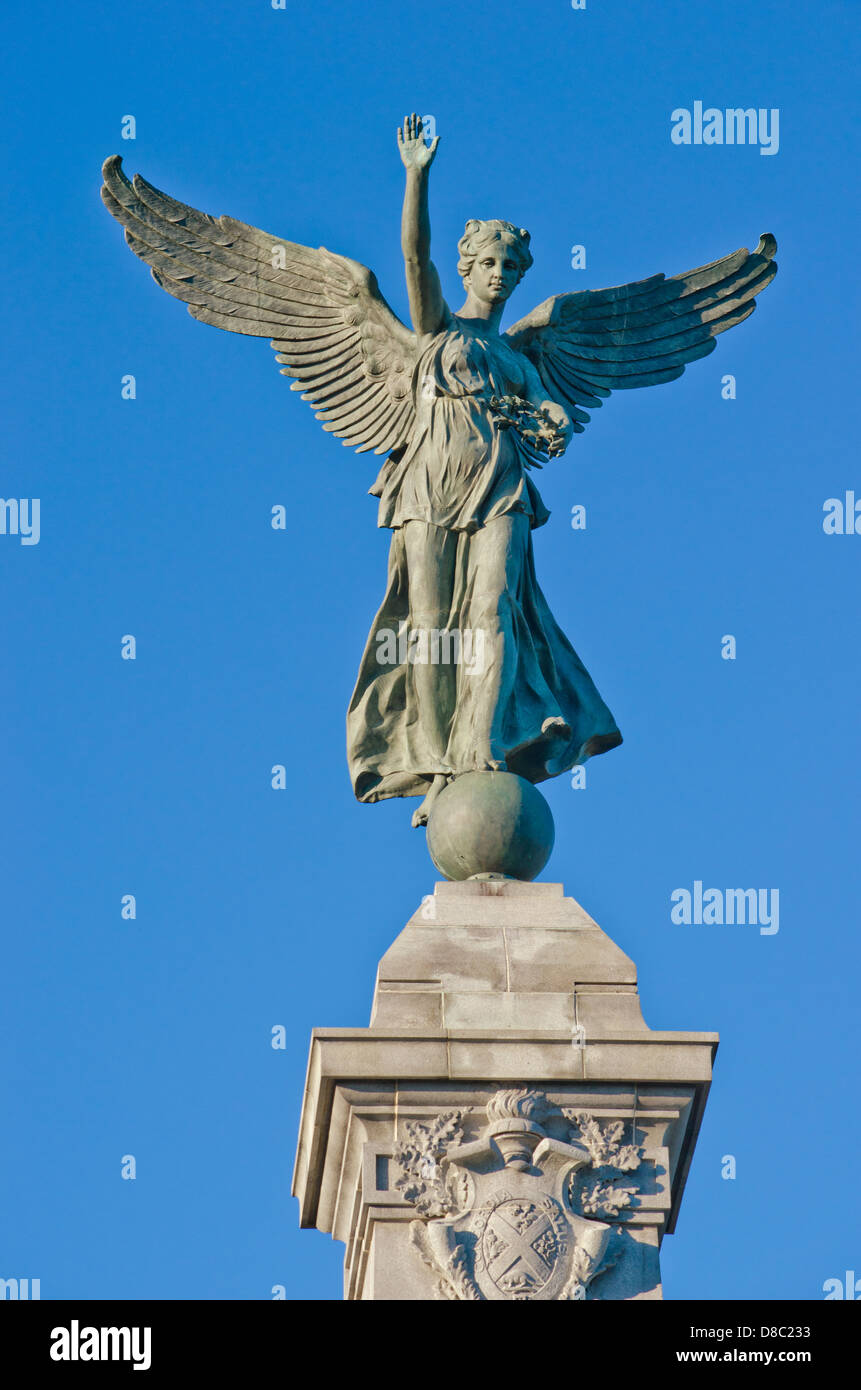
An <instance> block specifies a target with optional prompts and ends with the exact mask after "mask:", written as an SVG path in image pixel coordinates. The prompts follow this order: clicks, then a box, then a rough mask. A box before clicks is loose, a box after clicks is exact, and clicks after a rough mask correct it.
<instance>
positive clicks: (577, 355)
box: [506, 233, 777, 432]
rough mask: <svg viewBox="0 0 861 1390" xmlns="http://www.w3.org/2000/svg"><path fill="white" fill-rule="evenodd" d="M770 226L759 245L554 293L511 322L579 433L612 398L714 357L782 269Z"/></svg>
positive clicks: (517, 342) (518, 343) (516, 342)
mask: <svg viewBox="0 0 861 1390" xmlns="http://www.w3.org/2000/svg"><path fill="white" fill-rule="evenodd" d="M776 250H777V242H776V241H775V239H774V237H773V236H771V234H770V233H766V235H765V236H763V237H760V240H759V245H758V246H757V248H756V250H755V251H753V252H751V251H747V250H746V249H744V248H742V249H741V250H740V251H734V252H733V253H732V255H731V256H724V258H723V260H720V261H712V263H711V265H702V266H699V267H698V268H697V269H696V270H689V271H687V272H686V273H685V274H684V275H674V276H673V278H672V279H671V280H667V279H666V278H665V277H664V276H663V275H653V276H651V278H650V279H648V280H636V281H634V282H633V283H632V284H630V285H616V286H614V287H613V288H612V289H609V290H578V291H575V292H574V293H573V294H558V295H555V296H554V297H553V298H552V299H546V300H545V301H544V303H543V304H539V305H538V308H537V309H533V310H532V313H531V314H527V316H526V318H523V319H521V320H520V322H519V323H515V324H514V325H513V326H512V327H511V328H509V330H508V332H507V334H506V337H507V339H508V340H509V342H510V343H511V346H512V347H513V348H515V349H516V350H517V351H518V352H522V353H524V354H525V355H526V356H527V357H528V358H529V359H530V360H531V361H532V362H533V363H534V364H535V366H536V367H537V369H538V373H539V375H540V377H541V380H542V381H543V383H544V385H545V386H546V388H547V392H548V395H549V396H550V397H551V398H552V399H553V400H556V401H558V402H559V404H560V405H563V406H564V407H565V408H566V410H567V411H568V413H569V414H570V416H571V418H572V420H573V421H574V428H575V430H577V431H578V432H580V431H582V430H583V427H584V425H586V424H588V422H589V418H590V417H589V416H588V415H587V413H586V411H585V410H583V409H582V408H581V407H582V406H584V405H587V406H589V407H595V406H599V405H600V404H601V397H602V396H609V395H610V393H611V391H620V390H626V389H629V388H631V387H634V386H656V385H658V383H659V382H662V381H673V380H674V379H675V378H676V377H677V376H681V374H682V372H683V371H684V370H685V366H686V364H687V363H688V362H693V361H695V360H696V358H698V357H705V356H707V354H708V353H710V352H711V351H712V350H713V348H714V346H715V341H714V340H715V337H716V335H717V334H718V333H723V332H724V331H725V330H726V329H727V328H732V327H733V325H734V324H736V323H741V321H742V319H746V318H747V316H748V314H752V313H753V311H754V309H755V307H756V305H755V302H754V300H755V296H756V295H758V294H759V292H760V290H764V289H765V287H766V285H767V284H768V283H769V281H771V280H773V279H774V277H775V275H776V274H777V265H776V264H775V263H774V261H773V259H772V257H773V256H774V253H775V251H776Z"/></svg>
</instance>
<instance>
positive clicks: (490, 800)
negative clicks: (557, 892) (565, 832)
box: [427, 772, 555, 881]
mask: <svg viewBox="0 0 861 1390" xmlns="http://www.w3.org/2000/svg"><path fill="white" fill-rule="evenodd" d="M554 838H555V832H554V829H553V816H552V815H551V813H550V807H549V806H548V805H547V802H546V801H545V800H544V797H543V796H542V795H541V793H540V792H539V791H537V790H536V788H535V787H534V786H533V785H532V783H531V782H527V781H526V779H525V777H517V776H516V775H515V774H514V773H513V772H466V773H464V774H463V775H462V776H460V777H456V778H455V779H454V781H453V782H449V784H448V786H447V787H445V788H444V789H443V791H441V792H440V794H439V796H438V797H437V799H436V801H435V802H434V804H433V806H432V808H431V813H430V816H429V818H428V826H427V843H428V850H429V852H430V857H431V859H432V860H433V862H434V864H435V865H436V867H437V868H438V869H439V871H440V873H441V874H445V877H446V878H449V879H465V878H475V877H476V876H477V875H479V874H502V875H504V876H505V877H506V878H519V879H525V880H527V881H528V880H530V879H533V878H536V877H537V875H538V874H540V873H541V870H542V869H543V868H544V865H545V864H546V863H547V860H548V859H549V858H550V852H551V850H552V849H553V841H554Z"/></svg>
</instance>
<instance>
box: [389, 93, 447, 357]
mask: <svg viewBox="0 0 861 1390" xmlns="http://www.w3.org/2000/svg"><path fill="white" fill-rule="evenodd" d="M438 144H439V136H437V137H436V139H435V140H434V142H433V144H432V145H430V147H428V146H427V145H426V144H425V140H424V134H423V132H422V122H421V117H420V116H416V115H415V114H413V115H412V116H407V118H406V120H405V121H404V124H403V129H402V130H401V129H400V128H399V129H398V149H399V150H400V154H401V159H402V160H403V162H404V166H405V168H406V171H407V186H406V190H405V192H404V211H403V216H402V218H401V248H402V250H403V253H404V265H405V267H406V273H407V292H408V294H409V300H410V314H411V315H412V320H413V327H414V328H415V330H416V332H417V333H435V332H436V331H437V329H438V328H439V327H440V325H441V324H442V321H443V316H444V314H445V301H444V299H443V297H442V287H441V286H440V282H439V275H438V274H437V270H436V266H435V265H434V263H433V261H432V260H431V258H430V213H429V211H428V176H429V173H430V166H431V164H432V162H433V158H434V155H435V154H436V147H437V145H438Z"/></svg>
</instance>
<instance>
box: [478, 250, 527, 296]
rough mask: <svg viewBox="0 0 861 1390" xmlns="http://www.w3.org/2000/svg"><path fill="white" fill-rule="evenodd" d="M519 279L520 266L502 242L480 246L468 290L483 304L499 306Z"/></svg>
mask: <svg viewBox="0 0 861 1390" xmlns="http://www.w3.org/2000/svg"><path fill="white" fill-rule="evenodd" d="M519 279H520V264H519V262H518V261H517V259H516V257H515V256H514V253H513V251H512V249H511V247H510V246H506V244H505V242H504V241H491V242H489V243H488V244H487V246H482V247H481V248H480V250H479V252H478V254H477V255H476V258H475V260H474V261H473V263H472V268H471V269H470V272H469V276H468V288H469V289H470V290H471V291H472V293H473V294H474V295H475V297H476V299H480V300H481V301H482V303H484V304H491V305H492V304H501V303H504V302H505V300H506V299H508V297H509V295H510V294H511V292H512V291H513V290H514V288H515V286H516V285H517V282H518V280H519Z"/></svg>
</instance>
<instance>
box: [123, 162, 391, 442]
mask: <svg viewBox="0 0 861 1390" xmlns="http://www.w3.org/2000/svg"><path fill="white" fill-rule="evenodd" d="M121 166H122V159H121V158H120V156H119V155H112V156H111V158H110V159H107V160H106V161H105V164H104V166H103V169H102V174H103V177H104V185H103V187H102V198H103V200H104V202H105V206H106V207H107V209H108V211H109V212H110V213H111V214H112V215H113V216H114V217H115V218H116V219H117V221H118V222H121V223H122V225H123V226H124V227H125V229H126V241H127V242H128V244H129V246H130V247H131V249H132V250H133V251H134V253H135V255H136V256H139V257H140V259H141V260H142V261H146V263H147V265H149V266H151V267H152V274H153V278H154V279H155V280H156V282H157V283H158V284H159V285H161V287H162V289H165V290H167V292H168V294H172V295H173V296H174V297H175V298H176V299H181V300H183V301H184V302H185V303H186V304H187V305H188V309H189V313H190V314H192V315H193V316H194V318H196V319H200V320H201V322H202V323H210V324H213V325H214V326H215V327H217V328H226V329H228V330H229V331H230V332H231V333H247V334H250V335H251V336H252V337H256V338H271V339H272V347H273V348H274V349H275V351H276V353H277V360H278V361H279V362H283V363H284V366H283V368H282V371H283V374H284V375H285V376H290V377H295V378H296V380H295V381H294V382H292V384H291V389H292V390H294V391H301V392H302V399H303V400H305V401H310V402H311V404H312V405H313V406H315V407H316V408H317V409H316V415H317V419H318V420H322V421H323V422H324V423H323V428H324V430H328V431H330V432H331V433H332V434H335V435H337V436H338V438H339V439H342V440H343V441H344V444H345V445H349V446H352V447H354V448H355V449H357V451H358V452H359V453H364V452H366V451H367V450H369V449H373V450H374V452H375V453H377V454H384V453H389V452H391V451H392V450H394V449H397V448H399V447H401V446H402V445H403V444H404V443H406V440H407V438H408V436H409V433H410V429H411V427H412V422H413V417H414V406H413V399H412V390H411V383H412V372H413V367H414V365H415V361H416V357H417V351H416V337H415V334H414V333H412V332H411V331H410V330H409V329H408V328H406V327H405V325H404V324H403V323H401V321H400V319H399V318H398V317H397V315H396V314H394V313H393V312H392V310H391V309H390V308H389V306H388V304H387V303H386V301H385V300H384V299H383V296H382V295H381V294H380V292H379V289H378V287H377V281H376V278H375V276H374V275H373V273H372V272H371V271H370V270H368V269H367V267H366V266H363V265H360V264H359V262H358V261H352V260H349V259H348V258H347V257H346V256H337V255H335V254H333V253H332V252H331V251H327V250H326V249H325V248H324V247H320V248H319V249H316V250H315V249H314V248H312V247H310V246H299V245H297V244H296V243H295V242H290V241H282V240H279V238H278V237H274V236H270V235H269V233H268V232H261V231H259V230H258V229H257V228H256V227H249V226H247V225H246V224H245V223H244V222H237V221H236V220H235V219H234V218H232V217H210V216H208V214H206V213H203V212H197V211H196V210H195V209H194V208H191V207H187V206H186V205H185V203H178V202H176V201H175V199H173V198H170V197H168V196H167V195H166V194H165V193H160V192H159V190H158V189H157V188H153V186H152V184H149V183H147V182H146V180H145V179H142V178H141V176H140V174H136V175H135V177H134V179H133V180H132V182H131V183H130V182H129V180H128V179H127V178H126V176H125V174H124V173H123V170H122V167H121Z"/></svg>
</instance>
